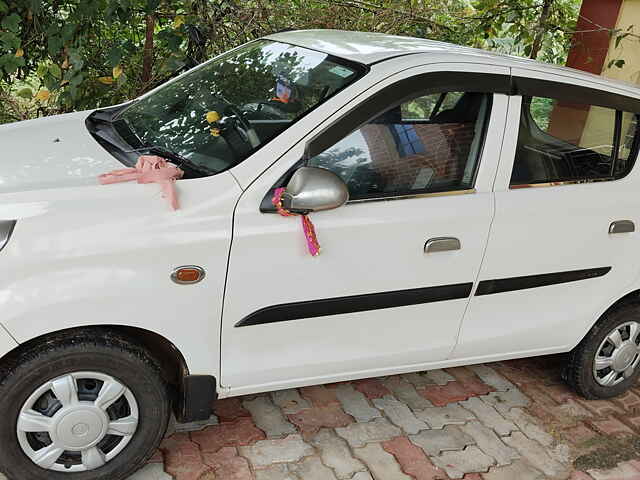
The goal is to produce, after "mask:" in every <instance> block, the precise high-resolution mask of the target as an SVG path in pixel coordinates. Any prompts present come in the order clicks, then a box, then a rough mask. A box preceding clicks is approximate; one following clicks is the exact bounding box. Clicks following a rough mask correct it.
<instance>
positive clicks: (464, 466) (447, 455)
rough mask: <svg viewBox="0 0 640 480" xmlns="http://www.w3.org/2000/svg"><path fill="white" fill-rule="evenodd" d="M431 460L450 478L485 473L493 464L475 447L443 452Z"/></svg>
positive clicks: (491, 460) (488, 457)
mask: <svg viewBox="0 0 640 480" xmlns="http://www.w3.org/2000/svg"><path fill="white" fill-rule="evenodd" d="M431 460H432V461H433V463H434V464H435V465H436V466H438V467H440V468H442V469H443V470H444V471H445V472H446V473H447V475H449V477H451V478H462V477H463V476H464V474H465V473H474V472H486V471H487V470H489V467H491V466H492V465H493V464H494V461H493V459H492V458H491V457H490V456H488V455H486V454H485V453H483V452H482V450H480V449H479V448H478V447H476V446H471V447H467V448H465V449H464V450H458V451H455V452H444V453H443V454H442V455H440V456H438V457H432V458H431Z"/></svg>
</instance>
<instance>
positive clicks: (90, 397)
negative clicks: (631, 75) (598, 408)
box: [0, 31, 640, 480]
mask: <svg viewBox="0 0 640 480" xmlns="http://www.w3.org/2000/svg"><path fill="white" fill-rule="evenodd" d="M639 114H640V89H638V88H635V87H633V86H631V85H626V84H622V83H615V82H610V81H607V80H604V79H602V78H599V77H596V76H592V75H588V74H585V73H582V72H578V71H574V70H570V69H566V68H561V67H555V66H550V65H544V64H541V63H537V62H533V61H528V60H523V59H520V58H513V57H508V56H501V55H495V54H491V53H487V52H483V51H479V50H473V49H468V48H463V47H458V46H453V45H447V44H443V43H438V42H432V41H428V40H423V39H414V38H404V37H393V36H387V35H380V34H368V33H354V32H340V31H295V32H287V33H280V34H275V35H271V36H268V37H266V38H263V39H260V40H257V41H254V42H250V43H248V44H246V45H243V46H241V47H239V48H236V49H234V50H232V51H230V52H227V53H225V54H223V55H221V56H219V57H217V58H214V59H213V60H211V61H209V62H207V63H205V64H203V65H201V66H199V67H197V68H195V69H193V70H191V71H189V72H187V73H185V74H183V75H181V76H180V77H178V78H176V79H174V80H172V81H171V82H169V83H167V84H165V85H163V86H161V87H159V88H157V89H155V90H153V91H152V92H150V93H148V94H146V95H144V96H142V97H141V98H139V99H137V100H135V101H133V102H130V103H127V104H124V105H119V106H115V107H111V108H106V109H100V110H96V111H92V112H78V113H72V114H68V115H61V116H57V117H49V118H42V119H37V120H32V121H27V122H21V123H15V124H10V125H5V126H2V127H0V145H2V151H3V154H2V155H3V159H2V163H1V164H0V221H1V222H0V247H2V251H1V252H0V265H1V267H2V279H1V280H0V311H1V312H2V315H1V316H0V323H1V328H0V355H1V356H2V360H1V364H0V365H1V368H2V374H1V377H0V412H2V415H3V421H2V423H0V445H2V448H1V449H0V470H1V471H2V472H4V473H5V475H7V477H8V478H9V479H12V480H13V479H25V478H28V479H29V480H40V479H47V480H51V479H53V480H56V479H65V478H70V479H79V480H83V479H84V480H86V479H94V478H104V479H109V480H118V479H124V478H126V477H127V476H128V475H129V474H131V473H132V472H133V471H135V470H136V469H138V468H139V467H140V466H142V465H143V464H144V463H145V461H146V459H147V458H148V457H149V456H150V455H151V454H152V453H153V452H154V449H155V448H156V447H157V445H158V443H159V442H160V440H161V439H162V437H163V435H164V433H165V429H166V427H167V421H168V420H169V417H170V415H171V414H172V412H173V413H174V414H175V415H176V417H177V418H178V420H179V421H183V422H184V421H193V420H201V419H206V418H208V417H209V415H210V414H211V412H212V406H213V403H214V401H215V400H216V398H223V397H230V396H235V395H244V394H250V393H256V392H262V391H270V390H277V389H284V388H289V387H299V386H303V385H310V384H318V383H324V382H336V381H341V380H349V379H355V378H360V377H372V376H378V375H390V374H397V373H403V372H410V371H419V370H428V369H434V368H441V367H452V366H456V365H465V364H473V363H479V362H487V361H495V360H502V359H510V358H517V357H527V356H533V355H544V354H551V353H557V352H570V354H569V356H568V360H567V366H566V372H565V376H566V379H567V381H568V382H569V384H571V385H572V386H573V387H574V388H575V389H576V390H577V391H578V392H579V393H580V394H582V395H583V396H585V397H586V398H606V397H611V396H614V395H618V394H620V393H621V392H624V391H625V390H626V389H628V388H629V387H630V386H631V385H633V384H634V383H635V382H636V379H637V378H638V375H639V374H640V369H638V368H637V365H638V363H639V362H640V355H639V352H640V350H639V346H638V345H639V343H640V335H639V334H640V313H639V309H638V300H639V297H638V292H639V291H640V244H639V239H638V236H637V235H638V233H636V232H635V224H636V223H638V222H640V168H638V167H636V168H634V163H635V161H636V157H637V156H638V149H639V147H640V122H639ZM144 154H155V155H158V156H161V157H164V158H166V159H168V160H169V161H171V162H173V163H174V164H175V165H177V166H178V167H179V168H180V169H182V170H183V171H184V178H182V179H180V180H178V181H177V182H176V183H175V188H176V192H177V195H178V200H179V209H178V210H175V211H174V210H172V209H171V208H170V207H169V205H167V202H166V200H164V199H163V198H162V197H161V194H160V189H159V187H158V185H157V184H153V183H152V184H139V183H136V182H129V183H118V184H114V185H101V184H99V183H98V180H97V177H98V175H100V174H103V173H107V172H110V171H112V170H116V169H123V168H126V167H132V166H133V165H134V164H135V163H136V161H137V159H138V157H139V156H140V155H144ZM281 188H284V190H279V189H281ZM274 196H275V197H276V200H277V199H280V206H281V208H280V213H287V212H288V213H290V214H309V213H310V215H309V216H308V217H302V218H308V219H310V220H311V221H313V222H314V224H315V229H316V233H317V240H318V242H319V244H320V246H321V248H322V250H321V253H320V254H319V255H317V256H314V255H310V254H309V250H308V248H307V247H308V246H309V247H310V246H311V245H308V244H311V243H313V242H312V240H313V238H312V234H311V232H310V231H308V230H307V231H306V234H307V237H305V235H304V234H303V232H302V227H301V225H300V223H301V222H300V217H293V218H289V217H286V216H283V215H281V214H278V213H279V212H278V209H276V207H275V206H274V202H273V201H272V197H274ZM347 199H348V200H347ZM276 203H278V202H276ZM338 207H339V208H338ZM306 225H307V227H308V224H306ZM306 240H309V241H308V242H307V241H306ZM312 253H314V252H313V251H312Z"/></svg>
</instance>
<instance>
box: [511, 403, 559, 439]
mask: <svg viewBox="0 0 640 480" xmlns="http://www.w3.org/2000/svg"><path fill="white" fill-rule="evenodd" d="M503 415H504V416H505V418H508V419H509V420H511V421H512V422H513V423H515V424H516V426H517V427H518V428H519V429H520V430H521V431H522V432H523V433H524V434H525V435H526V436H527V437H529V438H530V439H532V440H535V441H537V442H539V443H541V444H542V445H544V446H546V447H548V446H551V445H552V444H553V437H552V436H551V435H549V434H548V433H547V432H546V431H544V430H543V429H542V428H541V427H540V426H539V425H538V423H537V421H536V419H535V418H533V417H532V416H531V415H529V414H528V413H527V412H525V411H524V410H523V409H522V408H512V409H511V410H508V411H506V412H504V413H503Z"/></svg>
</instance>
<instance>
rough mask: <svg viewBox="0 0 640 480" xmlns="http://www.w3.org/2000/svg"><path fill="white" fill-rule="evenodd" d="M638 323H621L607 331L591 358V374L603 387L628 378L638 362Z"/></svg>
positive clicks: (639, 348)
mask: <svg viewBox="0 0 640 480" xmlns="http://www.w3.org/2000/svg"><path fill="white" fill-rule="evenodd" d="M639 343H640V324H638V323H637V322H626V323H623V324H621V325H619V326H617V327H616V328H614V329H613V330H611V331H610V332H609V334H608V335H607V336H606V337H605V339H604V340H603V341H602V343H601V344H600V346H599V347H598V350H596V356H595V358H594V360H593V376H594V378H595V380H596V382H597V383H598V384H599V385H602V386H603V387H613V386H614V385H617V384H619V383H620V382H622V381H624V380H625V379H626V378H629V377H630V376H631V375H633V373H634V372H635V369H636V367H637V366H638V363H640V346H639Z"/></svg>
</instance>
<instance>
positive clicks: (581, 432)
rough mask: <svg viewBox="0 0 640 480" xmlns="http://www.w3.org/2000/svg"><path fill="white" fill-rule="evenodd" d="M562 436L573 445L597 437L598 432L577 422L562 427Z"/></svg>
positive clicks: (581, 443)
mask: <svg viewBox="0 0 640 480" xmlns="http://www.w3.org/2000/svg"><path fill="white" fill-rule="evenodd" d="M562 436H563V437H564V438H565V439H566V440H567V441H569V442H571V443H573V444H574V445H578V446H580V445H583V444H585V443H586V442H588V441H590V440H591V439H593V438H594V437H597V436H598V434H597V433H596V432H594V431H593V430H591V429H590V428H589V427H588V426H586V425H585V424H584V423H578V424H577V425H576V426H574V427H569V428H566V429H564V430H563V431H562Z"/></svg>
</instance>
